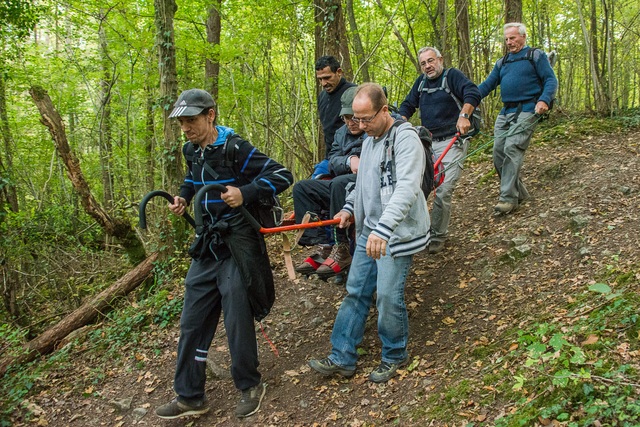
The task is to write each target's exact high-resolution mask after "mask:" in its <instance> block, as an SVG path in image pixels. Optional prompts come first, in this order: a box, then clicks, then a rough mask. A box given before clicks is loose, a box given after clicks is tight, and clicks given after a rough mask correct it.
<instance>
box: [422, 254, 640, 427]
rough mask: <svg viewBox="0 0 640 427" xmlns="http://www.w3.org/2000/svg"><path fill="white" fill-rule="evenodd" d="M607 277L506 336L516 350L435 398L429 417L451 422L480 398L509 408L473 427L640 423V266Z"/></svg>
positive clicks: (612, 269) (483, 402) (608, 272)
mask: <svg viewBox="0 0 640 427" xmlns="http://www.w3.org/2000/svg"><path fill="white" fill-rule="evenodd" d="M601 276H602V277H601V279H600V281H598V282H597V283H593V284H590V285H587V284H585V285H584V287H583V292H582V293H581V294H579V295H576V296H575V302H573V303H572V304H571V306H570V307H567V309H568V311H567V312H566V314H564V315H555V316H549V318H548V319H544V320H538V321H537V322H535V323H531V324H530V325H528V326H525V327H522V326H520V327H519V328H514V329H512V330H510V331H508V332H506V333H505V335H504V337H506V339H509V340H510V342H511V345H510V347H509V350H507V351H504V350H501V349H500V348H497V347H496V348H489V349H485V352H484V353H485V354H494V355H496V357H494V358H491V357H488V358H486V359H484V361H486V360H487V359H489V360H490V363H489V364H488V365H487V366H486V368H485V369H484V370H483V375H482V377H480V378H476V379H475V380H470V379H469V378H464V379H461V380H460V381H459V382H458V383H457V384H455V385H453V386H451V387H450V388H448V389H447V390H446V392H445V393H444V394H443V395H440V396H434V398H432V399H431V401H430V402H429V406H430V407H431V409H429V410H428V411H427V412H426V415H427V416H431V417H434V418H435V419H439V420H442V421H447V420H451V419H452V415H451V414H456V413H460V411H461V408H459V407H457V402H461V401H465V400H466V399H469V398H471V397H472V396H473V397H474V398H475V399H476V400H477V401H479V402H480V403H481V406H483V407H485V408H486V407H487V406H493V407H494V408H505V410H504V411H503V412H502V413H501V414H499V415H498V416H497V417H495V418H494V419H492V420H489V419H486V420H483V421H477V418H476V420H475V421H470V422H469V423H468V424H467V427H476V426H489V425H491V426H496V427H511V426H533V425H542V426H547V425H556V426H558V425H562V426H567V427H579V426H594V425H602V426H604V425H607V426H622V427H631V426H638V425H640V403H639V401H640V362H639V361H640V344H639V339H640V314H639V313H640V285H639V284H638V283H639V281H640V266H634V267H631V268H627V269H618V267H616V266H615V265H614V264H612V265H609V266H608V267H607V268H606V271H604V272H603V273H602V274H601ZM538 319H539V318H538ZM501 342H503V343H504V340H502V341H501ZM470 381H475V382H474V383H471V382H470ZM471 390H475V393H474V392H472V391H471ZM478 391H480V392H479V394H478ZM453 396H456V398H453Z"/></svg>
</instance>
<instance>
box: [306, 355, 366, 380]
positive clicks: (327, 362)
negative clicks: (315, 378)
mask: <svg viewBox="0 0 640 427" xmlns="http://www.w3.org/2000/svg"><path fill="white" fill-rule="evenodd" d="M309 367H310V368H311V369H313V370H314V371H316V372H318V373H320V374H322V375H324V376H327V377H328V376H329V375H333V374H338V375H342V376H343V377H347V378H349V377H352V376H353V374H355V373H356V370H355V368H353V369H349V368H345V367H344V366H340V365H337V364H335V363H333V361H332V360H331V359H329V358H328V357H325V358H324V359H319V360H318V359H311V360H309Z"/></svg>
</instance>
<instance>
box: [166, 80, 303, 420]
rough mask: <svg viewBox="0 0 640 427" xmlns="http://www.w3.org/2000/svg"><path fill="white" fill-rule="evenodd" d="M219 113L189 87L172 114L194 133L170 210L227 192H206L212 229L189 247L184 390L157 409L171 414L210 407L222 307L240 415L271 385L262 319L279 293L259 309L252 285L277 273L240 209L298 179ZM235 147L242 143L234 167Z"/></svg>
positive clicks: (180, 365) (267, 282)
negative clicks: (258, 328) (209, 377)
mask: <svg viewBox="0 0 640 427" xmlns="http://www.w3.org/2000/svg"><path fill="white" fill-rule="evenodd" d="M216 113H217V112H216V103H215V101H214V99H213V97H212V96H211V95H210V94H209V93H207V92H206V91H204V90H201V89H189V90H186V91H184V92H182V93H181V94H180V97H179V98H178V101H177V102H176V103H175V105H174V108H173V111H172V112H171V114H170V115H169V117H172V118H177V120H178V121H179V122H180V128H181V129H182V131H183V132H184V134H185V136H186V137H187V139H188V142H186V143H185V145H184V146H183V150H182V152H183V154H184V156H185V160H186V163H187V169H188V172H187V175H186V177H185V180H184V182H183V183H182V185H181V186H180V193H179V195H178V196H175V197H174V200H173V203H172V204H170V205H169V209H170V210H171V211H172V212H173V213H175V214H176V215H183V214H184V212H185V209H186V207H187V205H188V204H189V202H190V201H191V200H192V199H193V198H194V196H195V195H196V193H197V192H198V190H200V189H201V188H202V187H203V186H204V185H206V184H213V183H218V184H223V185H225V186H226V188H227V191H226V192H225V193H220V192H218V191H209V192H207V194H206V195H205V196H204V197H203V207H202V208H203V209H202V211H203V222H204V226H205V227H204V230H206V231H205V232H203V233H200V235H199V236H197V238H196V241H195V242H194V245H192V248H191V249H190V251H189V253H190V254H191V256H192V257H193V260H192V261H191V266H190V267H189V271H188V273H187V277H186V278H185V295H184V308H183V311H182V316H181V318H180V339H179V341H178V357H177V364H176V372H175V377H174V390H175V392H176V394H177V397H176V398H175V399H173V400H172V401H171V402H169V403H167V404H165V405H162V406H160V407H158V408H157V409H156V414H157V415H158V416H159V417H160V418H164V419H174V418H179V417H183V416H187V415H197V414H203V413H205V412H208V410H209V406H208V403H207V399H206V396H205V379H206V361H207V353H208V351H209V347H210V346H211V341H212V340H213V336H214V334H215V331H216V328H217V326H218V321H219V319H220V313H221V312H224V325H225V330H226V333H227V340H228V345H229V352H230V354H231V376H232V378H233V381H234V384H235V386H236V388H238V389H239V390H240V391H241V398H240V401H239V402H238V405H237V407H236V411H235V415H236V416H237V417H238V418H244V417H248V416H250V415H253V414H254V413H256V412H257V411H258V409H259V408H260V404H261V402H262V398H263V397H264V394H265V389H266V385H265V384H264V383H263V382H262V379H261V375H260V372H259V371H258V365H259V362H258V348H257V341H256V334H255V325H254V318H256V319H257V320H260V319H261V318H262V317H264V316H265V315H266V313H268V310H269V309H270V308H271V306H270V304H272V303H273V299H271V301H270V304H268V306H267V307H263V308H264V311H262V312H260V313H256V309H255V305H254V304H253V301H254V300H255V296H253V294H252V292H253V291H252V290H251V289H252V286H253V287H254V288H253V289H255V286H256V284H257V286H258V287H260V286H262V289H264V288H268V289H270V290H271V291H272V292H273V277H272V275H271V268H270V264H269V258H268V256H267V252H266V247H265V244H264V240H263V238H262V236H261V235H260V233H257V232H256V231H255V230H254V229H253V228H251V226H250V225H249V223H248V222H246V221H245V220H244V218H243V217H242V215H240V213H239V211H238V210H237V209H234V208H237V207H239V206H242V205H252V204H254V203H256V202H258V201H259V200H260V199H263V198H269V197H273V196H274V195H276V194H278V193H280V192H282V191H284V190H285V189H286V188H288V187H289V186H290V185H291V184H292V183H293V176H292V174H291V172H289V171H288V170H287V169H286V168H285V167H284V166H282V165H281V164H279V163H278V162H276V161H274V160H272V159H270V158H269V157H267V156H266V155H264V154H262V153H261V152H260V151H258V150H257V149H256V148H255V147H253V146H252V145H251V144H250V143H249V142H248V141H246V140H244V139H242V138H240V137H239V136H237V135H236V134H235V132H234V131H233V129H231V128H228V127H225V126H220V125H216V115H217V114H216ZM228 150H234V151H233V157H232V158H233V159H234V161H233V164H232V165H231V166H229V162H228V159H229V157H227V156H228V155H229V153H228ZM237 165H240V166H238V167H236V166H237ZM238 238H241V239H243V243H246V244H243V246H246V247H245V248H242V249H243V254H247V253H248V255H249V256H250V257H251V259H250V260H249V261H250V263H251V265H252V266H253V268H254V269H255V270H256V271H258V272H259V273H260V279H259V280H258V282H256V281H255V280H254V275H252V272H249V271H247V269H246V268H245V266H246V264H247V262H246V261H247V260H243V259H239V256H238V252H239V251H238V250H237V249H238V248H237V247H236V245H234V244H233V242H234V240H233V239H238ZM194 248H195V249H194ZM241 252H242V251H241ZM271 295H272V296H273V295H274V294H273V293H272V294H271ZM252 298H254V299H252Z"/></svg>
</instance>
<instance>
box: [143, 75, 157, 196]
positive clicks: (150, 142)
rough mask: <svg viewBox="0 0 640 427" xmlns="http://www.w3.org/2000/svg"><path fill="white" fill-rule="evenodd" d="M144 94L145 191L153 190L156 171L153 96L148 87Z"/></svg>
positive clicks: (147, 86) (146, 86)
mask: <svg viewBox="0 0 640 427" xmlns="http://www.w3.org/2000/svg"><path fill="white" fill-rule="evenodd" d="M144 89H145V94H146V108H145V134H146V138H145V143H144V151H145V154H146V156H147V167H146V178H145V179H146V183H147V186H146V187H147V188H146V189H147V191H151V190H153V188H154V186H155V170H156V162H155V156H154V154H153V153H154V150H155V147H156V134H155V130H154V129H155V121H154V119H153V95H152V93H151V88H150V87H149V85H145V87H144Z"/></svg>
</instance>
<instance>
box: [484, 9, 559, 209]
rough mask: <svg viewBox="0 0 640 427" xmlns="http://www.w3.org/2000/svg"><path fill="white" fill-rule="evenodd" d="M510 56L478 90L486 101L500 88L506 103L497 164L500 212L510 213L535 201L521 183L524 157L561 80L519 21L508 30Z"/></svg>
mask: <svg viewBox="0 0 640 427" xmlns="http://www.w3.org/2000/svg"><path fill="white" fill-rule="evenodd" d="M504 39H505V43H506V45H507V50H508V53H507V55H505V57H504V58H501V59H499V60H498V62H496V65H495V66H494V67H493V70H492V71H491V74H489V77H487V79H486V80H485V81H484V82H482V83H481V84H480V85H479V86H478V88H479V89H480V93H481V94H482V97H483V98H484V97H485V96H487V95H488V94H489V93H490V92H491V91H492V90H494V89H495V88H497V87H498V85H499V86H500V96H501V98H502V102H503V104H504V106H503V108H502V110H500V114H499V115H498V117H497V118H496V122H495V126H494V137H495V141H494V145H493V164H494V166H495V168H496V170H497V171H498V175H499V176H500V199H499V200H498V204H497V205H496V206H495V207H494V209H495V211H496V212H498V213H500V214H507V213H510V212H512V211H513V210H515V209H516V208H517V207H518V204H520V203H522V202H524V201H525V200H527V199H528V198H529V193H528V191H527V188H526V187H525V186H524V184H523V182H522V180H521V178H520V169H521V168H522V163H523V161H524V154H525V151H526V150H527V147H528V146H529V142H530V141H531V135H533V131H534V129H535V127H536V123H537V122H538V116H539V115H541V114H544V113H546V112H547V111H549V109H550V107H551V105H552V101H553V99H554V96H555V93H556V89H557V88H558V79H556V76H555V74H554V72H553V69H552V68H551V64H550V63H549V60H548V58H547V55H546V54H545V53H544V52H542V51H540V50H538V49H535V50H533V51H532V53H529V51H530V50H531V48H530V47H529V46H527V29H526V27H525V26H524V25H523V24H521V23H519V22H511V23H508V24H505V26H504Z"/></svg>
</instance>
